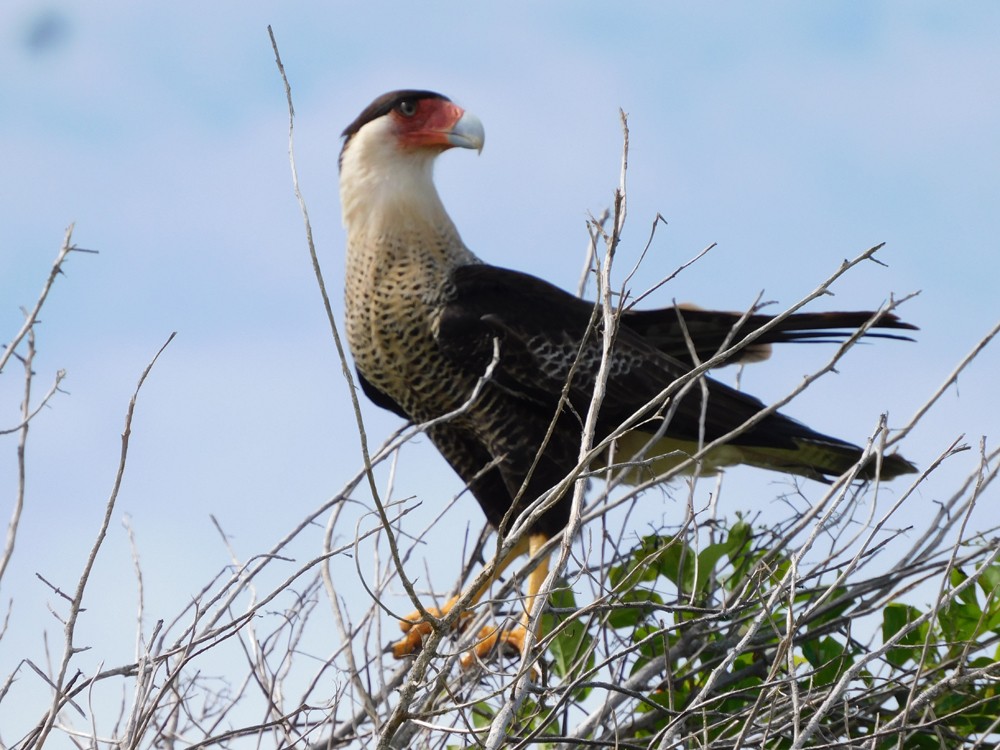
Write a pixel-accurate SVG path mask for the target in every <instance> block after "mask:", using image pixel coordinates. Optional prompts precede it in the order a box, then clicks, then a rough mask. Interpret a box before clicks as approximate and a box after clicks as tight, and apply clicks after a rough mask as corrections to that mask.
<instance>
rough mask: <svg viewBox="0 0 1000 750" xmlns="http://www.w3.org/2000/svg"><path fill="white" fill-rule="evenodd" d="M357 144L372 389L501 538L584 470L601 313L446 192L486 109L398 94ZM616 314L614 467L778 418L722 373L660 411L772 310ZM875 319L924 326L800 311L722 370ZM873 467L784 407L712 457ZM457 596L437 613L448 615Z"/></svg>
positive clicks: (688, 450)
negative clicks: (443, 168)
mask: <svg viewBox="0 0 1000 750" xmlns="http://www.w3.org/2000/svg"><path fill="white" fill-rule="evenodd" d="M342 137H343V146H342V149H341V152H340V157H339V168H340V199H341V210H342V219H343V224H344V227H345V230H346V236H347V242H346V274H345V310H346V312H345V320H346V323H345V327H346V337H347V340H348V344H349V348H350V351H351V353H352V356H353V359H354V365H355V370H356V373H357V378H358V383H359V384H360V386H361V389H362V390H363V391H364V393H365V394H366V395H367V396H368V398H369V399H370V400H371V401H372V402H373V403H374V404H376V405H377V406H379V407H382V408H384V409H388V410H389V411H391V412H394V413H395V414H397V415H399V416H400V417H402V418H403V419H405V420H408V421H409V422H412V423H414V424H420V425H426V433H427V435H428V436H429V438H430V440H431V442H432V443H433V444H434V446H435V447H436V448H437V450H438V451H439V452H440V453H441V455H442V456H443V457H444V459H445V460H446V461H447V463H448V464H450V466H451V467H452V469H454V471H455V472H456V473H457V474H458V476H459V477H460V478H461V479H462V481H464V482H465V484H466V485H467V487H468V489H469V491H470V492H471V494H472V495H473V496H474V497H475V498H476V500H477V501H478V502H479V505H480V507H481V508H482V510H483V513H484V514H485V516H486V519H487V521H488V522H489V524H490V525H491V526H492V527H493V528H494V529H498V530H499V531H500V533H501V534H502V533H503V532H504V530H506V529H509V528H510V527H511V524H512V519H515V518H517V516H518V514H520V513H522V512H523V511H524V510H525V509H526V508H528V507H529V506H530V505H531V504H532V503H533V501H534V500H536V499H537V498H539V497H541V496H542V495H543V494H544V493H546V492H548V491H549V490H551V489H552V488H553V487H556V486H557V485H558V484H559V483H560V482H561V481H562V480H563V479H564V478H565V477H566V476H567V475H568V474H569V473H570V472H571V471H573V469H574V467H576V465H577V463H578V460H579V454H580V442H581V434H582V430H583V423H584V419H585V416H586V415H587V411H588V408H589V406H590V403H591V399H592V394H593V390H594V387H595V383H596V378H597V377H598V370H599V367H600V364H601V358H602V355H601V351H602V332H601V330H600V327H601V323H600V319H601V318H600V316H599V315H596V316H595V314H594V312H595V303H593V302H588V301H586V300H583V299H581V298H579V297H577V296H575V295H572V294H570V293H568V292H566V291H564V290H562V289H560V288H558V287H557V286H554V285H553V284H550V283H548V282H547V281H544V280H542V279H540V278H537V277H535V276H532V275H529V274H526V273H522V272H519V271H516V270H511V269H506V268H502V267H499V266H495V265H491V264H488V263H486V262H484V261H482V260H480V258H479V257H478V256H477V255H475V254H474V253H473V252H472V251H471V250H470V249H469V248H468V247H467V246H466V245H465V243H464V242H463V241H462V238H461V236H460V234H459V232H458V229H457V228H456V226H455V224H454V222H453V221H452V219H451V218H450V217H449V215H448V212H447V211H446V209H445V207H444V204H443V203H442V201H441V198H440V196H439V194H438V192H437V189H436V188H435V185H434V179H433V167H434V163H435V160H436V158H437V157H438V156H439V155H440V154H442V153H443V152H444V151H446V150H448V149H451V148H462V149H472V150H475V151H477V152H481V150H482V148H483V144H484V141H485V131H484V129H483V125H482V123H481V122H480V121H479V119H478V118H476V117H475V116H474V115H473V114H472V113H470V112H467V111H465V110H464V109H463V108H462V107H460V106H458V105H457V104H455V103H454V102H452V101H451V100H450V99H449V98H447V97H445V96H443V95H441V94H438V93H435V92H433V91H425V90H417V89H408V90H399V91H392V92H389V93H387V94H384V95H382V96H379V97H378V98H376V99H375V100H374V101H373V102H372V103H371V104H369V105H368V106H367V107H366V108H365V109H364V110H363V111H362V112H361V113H360V114H359V115H358V116H357V118H355V119H354V121H353V122H351V123H350V125H348V126H347V128H345V130H344V131H343V134H342ZM617 320H618V324H617V330H616V331H615V335H614V343H613V348H612V349H611V351H610V354H609V355H608V362H607V364H608V372H609V375H608V377H607V381H606V385H605V388H606V391H605V395H604V398H603V401H602V402H601V404H600V411H599V413H598V415H597V420H596V435H595V440H597V441H600V440H603V439H604V438H606V437H608V436H610V435H613V434H614V432H615V431H616V430H617V429H618V428H619V426H620V425H622V423H624V422H625V421H626V420H628V419H630V418H632V417H633V415H634V414H635V413H636V412H639V411H641V410H642V409H643V408H644V407H646V411H645V413H644V414H643V415H642V416H641V418H639V419H634V420H633V422H632V423H630V424H631V429H630V430H628V431H626V432H624V433H623V434H622V435H620V436H619V437H618V438H617V440H615V441H614V444H613V445H614V450H615V453H614V458H613V459H612V458H611V457H610V456H605V457H603V459H599V460H604V461H606V462H607V461H611V460H614V461H616V462H628V461H629V460H630V459H633V458H634V459H637V464H635V465H634V466H638V469H636V468H634V466H633V468H632V469H631V470H630V471H631V472H632V476H631V479H632V481H642V480H645V479H648V478H649V477H655V476H658V475H660V474H662V473H663V472H664V471H666V470H667V469H670V468H672V467H675V466H677V465H678V464H679V463H680V462H681V461H682V460H684V459H686V458H687V457H689V456H690V455H693V454H694V453H696V452H697V451H698V450H699V447H700V446H702V445H705V444H707V443H710V442H711V441H713V440H716V439H717V438H720V437H722V436H724V435H727V434H728V433H729V432H731V431H733V430H734V429H736V428H738V427H740V426H741V425H743V424H744V423H745V422H746V421H747V420H749V419H751V418H753V417H754V416H755V415H757V414H758V413H759V412H761V411H762V410H764V409H765V405H764V404H763V402H761V401H760V400H758V399H756V398H754V397H753V396H751V395H748V394H746V393H744V392H742V391H738V390H736V389H734V388H732V387H729V386H728V385H725V384H723V383H721V382H718V381H717V380H714V379H711V378H708V377H704V378H703V379H702V382H703V383H704V388H702V387H700V386H699V387H697V388H691V389H689V390H688V391H687V392H686V393H683V394H680V393H674V394H672V395H669V396H668V397H667V398H661V399H660V403H655V400H656V399H657V397H658V395H659V394H661V393H662V392H663V391H664V389H665V388H667V386H669V385H670V384H671V383H672V382H674V381H676V380H677V379H678V378H681V377H683V376H684V375H685V374H687V373H689V372H690V371H691V370H692V369H693V368H694V367H695V366H696V363H697V362H700V361H704V360H707V359H709V358H710V357H712V356H713V355H714V354H716V353H717V352H718V351H719V350H720V348H725V347H726V346H728V345H729V343H730V342H734V341H739V340H740V339H742V338H743V337H744V336H746V335H747V334H748V333H750V332H752V331H755V330H757V329H759V328H760V327H761V326H763V325H764V324H766V323H768V322H769V321H770V320H772V316H767V315H763V314H750V315H741V314H739V313H731V312H717V311H710V310H701V309H698V308H694V307H691V306H676V305H675V306H671V307H666V308H662V309H650V310H635V309H620V310H618V313H617ZM870 321H874V322H873V323H871V327H874V328H878V329H880V332H868V333H867V334H866V335H868V336H875V337H882V338H898V339H908V338H909V337H908V336H906V335H905V334H903V333H899V332H901V331H910V330H915V326H913V325H911V324H909V323H905V322H903V321H902V320H900V319H899V318H897V317H896V316H895V315H892V314H888V313H883V314H881V315H876V313H874V312H869V311H858V312H818V313H796V314H793V315H791V316H789V317H787V318H785V319H784V320H783V321H781V322H780V324H778V325H777V326H776V327H774V328H772V329H770V330H768V331H767V332H765V333H763V334H761V335H760V336H759V337H758V338H757V339H755V340H754V341H753V342H752V344H750V345H749V346H747V347H746V348H744V349H743V350H741V351H740V353H739V354H736V355H733V357H731V358H730V359H729V360H728V361H726V362H724V363H723V364H729V363H732V362H735V361H756V360H760V359H765V358H766V357H767V355H768V354H769V349H770V345H771V344H774V343H785V342H817V341H843V340H845V339H846V338H848V337H849V336H850V335H851V334H852V333H854V332H855V331H856V330H857V328H859V327H860V326H862V325H864V324H866V323H869V322H870ZM703 394H707V396H706V395H703ZM650 402H654V403H652V404H650ZM862 457H863V451H862V449H861V448H859V447H858V446H856V445H854V444H852V443H849V442H846V441H844V440H840V439H838V438H834V437H830V436H828V435H824V434H822V433H820V432H817V431H815V430H813V429H811V428H809V427H807V426H806V425H804V424H802V423H801V422H798V421H796V420H794V419H792V418H790V417H788V416H785V415H783V414H781V413H778V412H773V413H770V414H768V415H766V416H764V417H763V418H762V419H760V421H759V422H757V423H756V424H754V425H753V426H752V427H750V428H749V429H747V430H746V431H744V432H742V434H739V435H738V436H736V437H734V438H732V440H731V441H730V442H728V443H727V444H724V445H720V446H718V447H717V448H715V449H713V450H712V451H709V452H708V453H707V454H706V455H704V456H702V457H701V460H700V462H699V464H698V471H699V472H700V473H702V474H707V473H710V472H713V471H717V470H719V469H722V468H724V467H725V466H729V465H734V464H748V465H751V466H756V467H761V468H764V469H769V470H774V471H778V472H784V473H787V474H794V475H800V476H804V477H809V478H812V479H818V480H821V481H830V480H832V479H833V478H835V477H838V476H840V475H841V474H843V473H845V472H848V471H850V470H852V468H854V467H856V465H857V464H858V463H859V462H860V461H861V459H862ZM598 462H599V461H597V462H595V463H598ZM876 471H878V478H879V479H891V478H894V477H896V476H899V475H903V474H907V473H911V472H914V471H916V467H915V466H914V465H913V464H912V463H910V462H909V461H907V460H906V459H904V458H903V457H902V456H900V455H898V454H890V455H885V456H882V457H881V460H880V461H874V460H870V461H869V462H868V463H867V464H866V465H864V466H863V467H862V468H861V470H860V473H859V477H861V478H868V479H873V478H875V476H876V475H875V472H876ZM570 510H571V498H570V497H569V496H568V495H567V494H566V493H564V494H563V495H562V496H561V497H559V498H558V499H557V500H556V501H555V503H554V504H553V505H552V506H551V507H550V508H548V510H546V511H545V512H544V513H543V514H542V515H541V516H540V517H538V518H537V520H535V521H534V523H533V525H532V527H531V528H530V529H529V530H528V533H527V534H526V537H525V538H524V539H523V540H522V541H521V542H520V543H519V544H517V545H515V546H514V548H513V549H512V550H511V552H510V553H509V554H508V555H507V556H506V557H505V558H504V559H502V560H499V561H497V562H496V565H495V568H494V572H493V576H492V578H491V580H490V581H489V582H487V583H486V584H485V585H483V586H481V587H480V588H479V590H477V591H475V592H473V595H472V601H476V600H477V599H478V598H479V597H481V596H482V595H483V593H484V592H485V591H486V589H487V588H488V587H489V585H490V584H491V583H492V581H493V580H496V578H497V577H498V576H500V575H501V573H502V571H503V570H504V569H505V568H506V567H507V566H508V565H510V564H511V562H512V561H513V560H514V559H515V558H517V557H518V556H520V555H523V554H525V553H527V554H530V555H532V556H535V554H536V553H537V552H538V551H539V550H541V549H542V547H543V546H544V545H545V543H546V542H547V541H548V540H549V539H551V538H552V537H554V536H556V535H558V534H560V533H561V532H562V531H563V529H564V528H565V527H566V525H567V523H568V521H569V514H570ZM547 572H548V563H547V559H544V556H543V559H542V560H541V561H540V562H539V563H538V564H537V566H536V567H535V568H534V569H533V570H532V571H531V572H530V573H529V575H528V578H527V581H526V602H527V603H528V604H527V606H526V608H525V611H524V614H523V616H522V620H521V623H520V624H519V625H517V626H515V627H512V628H510V629H508V630H504V631H499V630H498V629H496V628H494V629H493V630H492V631H491V633H492V635H490V636H489V637H487V634H486V633H485V631H484V632H483V633H481V636H482V637H481V640H480V641H479V643H478V645H477V646H476V649H475V653H476V654H477V655H480V656H481V655H485V654H487V653H489V651H490V649H492V648H493V647H494V646H495V645H496V643H497V642H499V643H501V644H506V645H508V646H511V647H513V648H514V649H516V650H523V648H524V645H525V638H526V634H527V630H526V626H527V623H528V621H529V614H530V612H531V610H532V606H533V605H532V603H533V602H534V601H535V598H536V596H537V595H538V592H539V589H540V587H541V584H542V582H543V581H544V579H545V577H546V575H547ZM458 598H459V597H457V596H456V597H453V598H452V599H451V600H450V601H449V602H447V603H446V604H445V605H444V606H443V607H441V608H440V609H434V610H428V611H430V612H431V614H435V615H443V614H445V613H446V612H447V611H448V610H449V609H450V608H452V607H453V605H454V603H455V602H456V601H457V600H458ZM400 624H401V627H402V629H403V630H404V637H403V638H402V639H401V640H400V641H398V642H397V643H395V644H393V646H392V651H393V653H394V654H395V655H396V656H397V657H398V658H403V657H405V656H407V655H409V654H412V653H414V652H416V651H417V650H419V648H420V647H421V645H422V641H423V638H424V637H425V636H426V635H427V634H428V633H429V632H430V627H429V625H428V623H426V622H423V621H421V617H420V614H419V613H413V614H412V615H408V616H406V617H405V618H403V620H402V621H401V623H400Z"/></svg>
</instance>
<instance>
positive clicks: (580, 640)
mask: <svg viewBox="0 0 1000 750" xmlns="http://www.w3.org/2000/svg"><path fill="white" fill-rule="evenodd" d="M549 604H550V605H551V606H552V607H555V608H558V609H574V610H575V609H576V598H575V597H574V596H573V592H572V590H570V589H569V588H565V587H564V588H559V589H556V590H555V591H553V592H552V595H551V596H550V597H549ZM557 628H558V633H556V635H555V637H554V638H553V639H552V641H551V642H550V644H549V653H550V654H551V655H552V659H553V661H552V671H553V672H555V673H556V674H557V675H558V676H559V677H566V676H567V675H569V674H570V673H571V672H573V671H574V669H576V670H579V669H580V667H581V665H580V661H581V659H582V658H583V657H586V659H585V667H584V668H585V669H589V668H591V667H593V665H594V652H593V649H592V648H591V644H592V639H591V637H590V635H589V634H588V633H587V628H586V627H585V626H584V623H583V622H581V620H580V619H579V616H578V615H577V614H576V613H575V612H574V613H572V614H569V615H555V614H552V613H548V612H547V613H545V614H544V615H542V629H543V632H544V633H554V632H556V629H557ZM586 692H589V691H586V690H585V691H579V694H578V695H577V699H578V700H583V698H585V697H586Z"/></svg>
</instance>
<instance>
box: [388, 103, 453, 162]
mask: <svg viewBox="0 0 1000 750" xmlns="http://www.w3.org/2000/svg"><path fill="white" fill-rule="evenodd" d="M413 106H415V107H416V112H414V113H413V114H412V115H410V116H409V117H407V116H406V115H404V114H403V113H402V112H401V111H400V110H399V108H398V107H397V108H396V109H394V110H393V111H392V119H393V122H395V123H396V129H397V133H398V135H399V142H400V144H401V145H402V146H404V147H407V148H436V149H439V150H441V151H444V150H445V149H448V148H451V147H452V146H453V145H455V144H453V143H451V142H450V141H449V140H448V136H449V135H450V134H451V131H452V128H454V127H455V124H456V123H457V122H458V121H459V120H460V119H462V115H464V114H465V110H464V109H462V108H461V107H459V106H458V105H457V104H454V103H452V102H448V101H444V100H443V99H419V100H417V101H416V102H414V103H413Z"/></svg>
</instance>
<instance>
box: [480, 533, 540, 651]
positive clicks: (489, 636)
mask: <svg viewBox="0 0 1000 750" xmlns="http://www.w3.org/2000/svg"><path fill="white" fill-rule="evenodd" d="M548 541H549V538H548V537H547V536H545V535H544V534H531V535H530V536H529V537H528V554H529V555H530V556H531V557H534V556H535V555H536V554H537V553H538V551H539V550H540V549H541V548H542V547H543V546H545V543H546V542H548ZM548 574H549V556H548V555H545V557H543V558H542V559H541V560H539V561H538V565H537V566H535V568H534V570H532V571H531V572H530V573H528V591H527V597H526V601H525V606H524V612H523V613H522V614H521V623H520V624H519V625H517V626H516V627H514V628H511V629H510V630H503V631H501V630H500V629H499V628H490V627H486V628H483V629H482V630H481V631H480V632H479V638H480V640H479V641H478V642H477V643H476V645H475V647H474V648H473V649H472V651H469V652H466V653H464V654H462V659H461V662H462V666H463V667H466V668H468V667H470V666H472V664H473V663H475V660H476V659H477V658H478V659H483V658H485V657H486V656H488V655H489V654H490V652H492V651H493V649H495V648H496V646H497V644H498V643H500V644H503V645H504V646H507V647H510V648H513V649H515V650H517V652H518V653H519V654H523V653H524V642H525V640H526V639H527V637H528V625H529V623H530V622H531V613H532V612H533V611H534V608H535V600H536V599H537V598H538V591H539V590H540V589H541V588H542V583H544V582H545V578H546V577H547V576H548Z"/></svg>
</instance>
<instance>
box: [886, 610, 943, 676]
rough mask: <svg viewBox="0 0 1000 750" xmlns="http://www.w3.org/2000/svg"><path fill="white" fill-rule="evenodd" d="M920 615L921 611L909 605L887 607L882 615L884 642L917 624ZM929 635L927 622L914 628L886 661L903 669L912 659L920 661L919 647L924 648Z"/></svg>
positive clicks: (887, 654) (893, 649)
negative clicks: (914, 623) (912, 624)
mask: <svg viewBox="0 0 1000 750" xmlns="http://www.w3.org/2000/svg"><path fill="white" fill-rule="evenodd" d="M920 615H921V613H920V610H918V609H916V608H914V607H911V606H909V605H907V604H899V603H893V604H889V605H888V606H886V608H885V610H884V611H883V613H882V642H883V643H885V642H886V641H888V640H889V639H890V638H892V637H894V636H895V635H896V634H897V633H898V632H900V631H901V630H903V629H904V628H906V627H907V626H909V625H910V624H911V623H913V622H915V621H916V620H917V619H918V618H919V617H920ZM927 633H928V625H927V623H926V622H925V623H923V624H922V625H920V626H919V627H917V628H914V629H913V630H911V631H910V632H908V633H907V634H906V635H905V636H903V637H902V638H901V639H900V641H899V644H898V645H897V646H894V647H893V648H890V649H889V650H888V651H887V652H886V655H885V656H886V660H887V661H888V662H889V663H890V664H892V665H893V666H894V667H901V666H903V665H904V664H906V662H908V661H910V660H911V659H913V660H917V659H919V657H920V649H919V647H922V646H923V643H924V640H925V638H926V637H927ZM935 660H936V659H935Z"/></svg>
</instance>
